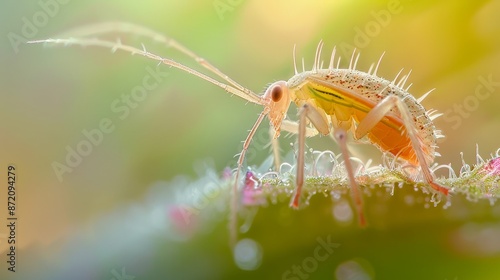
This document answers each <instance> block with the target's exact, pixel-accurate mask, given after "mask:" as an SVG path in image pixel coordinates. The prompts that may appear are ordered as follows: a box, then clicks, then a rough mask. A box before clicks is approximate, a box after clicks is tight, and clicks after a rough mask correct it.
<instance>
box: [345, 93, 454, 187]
mask: <svg viewBox="0 0 500 280" xmlns="http://www.w3.org/2000/svg"><path fill="white" fill-rule="evenodd" d="M394 107H397V108H398V110H399V112H400V114H401V118H402V120H403V124H404V126H405V128H406V133H408V137H409V138H410V140H411V145H412V148H413V150H414V151H415V154H416V156H417V159H418V162H419V164H420V167H421V169H422V173H423V175H424V178H425V181H426V182H427V183H428V184H429V185H431V187H432V188H433V189H435V190H436V191H439V192H441V193H443V194H445V195H447V194H448V189H447V188H445V187H443V186H441V185H440V184H438V183H436V182H435V180H434V176H433V174H432V172H431V171H430V169H429V167H428V163H427V161H426V160H425V156H424V152H423V151H422V146H421V140H420V139H419V138H418V136H417V135H416V133H415V131H416V129H415V126H414V125H413V122H412V117H411V113H410V112H409V110H408V107H406V104H405V103H404V102H403V101H402V100H401V99H400V98H399V97H397V96H395V95H390V96H387V97H386V98H384V99H383V100H382V101H380V102H379V103H378V104H377V106H375V107H374V108H373V109H372V110H371V111H370V112H369V113H368V114H367V115H366V117H365V118H364V119H363V120H362V121H361V122H360V123H359V125H358V127H357V129H356V131H355V134H354V135H355V137H356V138H357V139H360V138H361V137H363V136H365V135H366V134H367V133H368V132H369V131H370V130H371V129H372V128H373V127H374V126H375V125H376V124H377V123H378V122H379V121H381V120H382V119H383V118H384V117H385V115H386V114H387V113H388V112H389V111H390V110H391V109H392V108H394Z"/></svg>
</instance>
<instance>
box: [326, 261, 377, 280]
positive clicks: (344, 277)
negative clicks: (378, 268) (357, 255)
mask: <svg viewBox="0 0 500 280" xmlns="http://www.w3.org/2000/svg"><path fill="white" fill-rule="evenodd" d="M359 261H361V262H362V263H363V265H362V264H360V263H359ZM367 270H368V271H367ZM369 270H372V267H371V265H370V263H368V262H367V261H365V260H349V261H346V262H343V263H341V264H340V265H339V266H337V269H335V276H336V277H337V279H339V280H354V279H356V280H371V279H372V276H371V275H370V274H373V273H370V272H369Z"/></svg>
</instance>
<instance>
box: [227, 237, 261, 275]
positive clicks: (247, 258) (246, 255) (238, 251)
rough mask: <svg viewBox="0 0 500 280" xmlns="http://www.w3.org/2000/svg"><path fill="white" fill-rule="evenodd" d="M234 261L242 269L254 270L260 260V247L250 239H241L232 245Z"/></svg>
mask: <svg viewBox="0 0 500 280" xmlns="http://www.w3.org/2000/svg"><path fill="white" fill-rule="evenodd" d="M234 262H235V263H236V265H237V266H238V267H239V268H240V269H243V270H255V269H257V268H258V267H259V266H260V264H261V262H262V247H261V246H260V245H259V244H258V243H257V242H255V241H254V240H252V239H248V238H246V239H242V240H240V241H239V242H238V243H237V244H236V246H235V247H234Z"/></svg>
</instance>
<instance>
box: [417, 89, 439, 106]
mask: <svg viewBox="0 0 500 280" xmlns="http://www.w3.org/2000/svg"><path fill="white" fill-rule="evenodd" d="M434 90H435V88H433V89H431V90H429V91H428V92H426V93H424V95H422V96H420V97H419V98H417V102H418V103H422V101H424V99H425V98H426V97H427V96H428V95H429V94H430V93H431V92H433V91H434Z"/></svg>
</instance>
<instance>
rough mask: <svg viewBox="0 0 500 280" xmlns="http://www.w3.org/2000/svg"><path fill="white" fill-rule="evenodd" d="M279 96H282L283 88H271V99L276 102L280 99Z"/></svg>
mask: <svg viewBox="0 0 500 280" xmlns="http://www.w3.org/2000/svg"><path fill="white" fill-rule="evenodd" d="M281 97H283V89H282V88H281V86H274V87H273V89H272V90H271V99H272V100H273V101H274V102H278V101H280V100H281Z"/></svg>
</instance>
